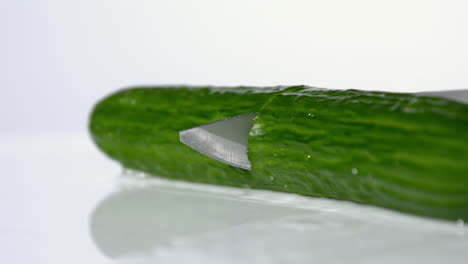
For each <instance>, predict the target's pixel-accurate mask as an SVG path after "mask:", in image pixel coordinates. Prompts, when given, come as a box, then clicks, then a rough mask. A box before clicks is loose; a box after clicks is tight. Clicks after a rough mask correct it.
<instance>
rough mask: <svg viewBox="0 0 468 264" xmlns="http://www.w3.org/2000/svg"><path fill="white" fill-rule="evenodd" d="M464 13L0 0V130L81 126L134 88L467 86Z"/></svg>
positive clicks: (289, 4) (405, 7)
mask: <svg viewBox="0 0 468 264" xmlns="http://www.w3.org/2000/svg"><path fill="white" fill-rule="evenodd" d="M467 14H468V2H467V1H465V0H392V1H375V0H355V1H346V0H329V1H316V0H308V1H300V0H288V1H279V0H238V1H228V0H197V1H194V0H137V1H129V0H127V1H124V0H111V1H109V0H97V1H96V0H81V1H59V0H56V1H54V0H43V1H32V0H18V1H6V0H3V1H1V2H0V32H1V35H0V37H1V42H0V71H1V73H0V84H1V89H2V90H1V91H2V99H3V100H2V104H0V111H1V118H2V122H1V123H0V129H1V130H2V131H13V132H16V131H27V132H33V133H35V132H37V131H44V130H45V131H55V130H64V131H73V130H77V129H83V128H84V126H85V124H86V118H87V115H88V113H89V111H90V108H91V106H92V104H93V103H94V102H96V101H97V100H98V99H99V98H101V97H102V96H104V95H106V94H108V93H109V92H111V91H114V90H116V89H119V88H121V87H126V86H131V85H137V84H211V85H240V84H243V85H289V84H305V85H311V86H319V87H325V88H339V89H346V88H357V89H370V90H391V91H421V90H444V89H460V88H468V74H467V73H468V48H467V47H468V15H467Z"/></svg>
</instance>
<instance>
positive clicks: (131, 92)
mask: <svg viewBox="0 0 468 264" xmlns="http://www.w3.org/2000/svg"><path fill="white" fill-rule="evenodd" d="M247 112H260V113H259V116H258V117H257V119H256V121H255V125H254V128H253V129H252V131H251V135H250V137H249V159H250V161H251V163H252V171H246V170H242V169H237V168H234V167H232V166H229V165H225V164H223V163H221V162H218V161H215V160H213V159H210V158H208V157H206V156H204V155H202V154H200V153H198V152H196V151H194V150H192V149H190V148H189V147H187V146H185V145H183V144H182V143H180V142H179V136H178V132H179V131H180V130H183V129H187V128H191V127H194V126H197V125H201V124H205V123H207V122H211V121H214V120H219V119H222V118H225V117H230V116H234V115H238V114H242V113H247ZM90 130H91V135H92V137H93V139H94V141H95V142H96V144H97V145H98V147H99V148H100V149H102V150H103V151H104V152H105V153H106V154H108V155H109V156H110V157H111V158H113V159H116V160H118V161H119V162H121V163H122V164H123V166H125V167H128V168H132V169H137V170H141V171H145V172H148V173H151V174H155V175H159V176H163V177H168V178H175V179H182V180H189V181H195V182H203V183H212V184H221V185H230V186H249V187H252V188H260V189H270V190H277V191H284V192H292V193H298V194H303V195H312V196H324V197H331V198H336V199H344V200H351V201H356V202H360V203H367V204H373V205H377V206H382V207H386V208H391V209H396V210H399V211H403V212H408V213H413V214H418V215H424V216H431V217H437V218H445V219H465V220H466V219H468V134H467V133H466V132H467V131H468V106H466V105H463V104H459V103H456V102H452V101H449V100H445V99H439V98H430V97H416V96H414V95H408V94H395V93H383V92H367V91H356V90H346V91H335V90H324V89H316V88H308V87H302V86H299V87H289V88H269V89H264V88H245V87H244V88H231V89H219V88H187V87H171V88H163V87H158V88H134V89H127V90H123V91H121V92H118V93H116V94H114V95H111V96H109V97H107V98H105V99H104V100H103V101H101V102H100V103H98V104H97V105H96V107H95V109H94V110H93V112H92V115H91V119H90Z"/></svg>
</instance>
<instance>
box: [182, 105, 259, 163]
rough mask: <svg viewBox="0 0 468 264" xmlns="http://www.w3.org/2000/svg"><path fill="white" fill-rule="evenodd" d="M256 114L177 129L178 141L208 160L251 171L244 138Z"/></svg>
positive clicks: (246, 138)
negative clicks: (181, 129)
mask: <svg viewBox="0 0 468 264" xmlns="http://www.w3.org/2000/svg"><path fill="white" fill-rule="evenodd" d="M257 114H258V113H257V112H254V113H247V114H242V115H238V116H234V117H229V118H225V119H221V120H218V121H215V122H211V123H208V124H204V125H201V126H198V127H194V128H190V129H187V130H183V131H180V132H179V136H180V141H181V142H182V143H184V144H185V145H187V146H189V147H190V148H192V149H194V150H196V151H198V152H200V153H202V154H204V155H206V156H208V157H210V158H212V159H215V160H218V161H221V162H223V163H226V164H228V165H231V166H234V167H237V168H241V169H245V170H251V164H250V161H249V158H248V155H247V147H248V137H249V132H250V130H251V129H252V127H253V123H254V118H255V117H256V116H257Z"/></svg>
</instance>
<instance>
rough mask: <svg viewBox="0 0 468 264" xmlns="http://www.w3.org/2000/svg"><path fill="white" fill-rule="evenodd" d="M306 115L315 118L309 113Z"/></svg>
mask: <svg viewBox="0 0 468 264" xmlns="http://www.w3.org/2000/svg"><path fill="white" fill-rule="evenodd" d="M307 115H308V116H310V117H314V116H315V115H314V114H311V113H308V114H307Z"/></svg>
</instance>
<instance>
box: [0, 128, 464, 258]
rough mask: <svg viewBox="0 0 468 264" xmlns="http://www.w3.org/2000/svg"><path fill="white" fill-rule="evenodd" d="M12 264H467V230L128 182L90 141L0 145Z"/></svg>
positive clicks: (267, 197)
mask: <svg viewBox="0 0 468 264" xmlns="http://www.w3.org/2000/svg"><path fill="white" fill-rule="evenodd" d="M1 145H2V146H3V148H2V149H1V151H0V158H1V159H2V161H3V164H2V166H3V169H4V174H3V179H4V184H3V185H2V186H1V187H0V188H1V192H0V198H1V199H0V205H1V208H2V213H1V216H2V217H1V218H0V233H1V236H0V247H1V248H2V252H4V253H2V254H1V257H0V259H1V260H2V262H5V263H314V262H317V263H343V262H346V263H402V262H403V263H417V262H421V263H441V262H447V263H465V261H466V259H467V257H468V250H466V249H467V248H468V228H467V224H466V223H460V222H459V223H457V222H455V221H454V222H442V221H435V220H430V219H424V218H419V217H413V216H408V215H404V214H399V213H396V212H391V211H388V210H383V209H379V208H374V207H370V206H363V205H356V204H353V203H349V202H343V201H335V200H330V199H322V198H310V197H302V196H297V195H291V194H283V193H275V192H269V191H259V190H246V189H238V188H226V187H217V186H209V185H201V184H192V183H185V182H177V181H169V180H165V179H159V178H154V177H147V176H145V175H143V174H140V173H136V172H128V171H127V172H125V173H123V174H122V173H121V170H120V168H119V166H117V165H116V164H115V163H113V162H111V161H109V160H108V159H106V158H105V157H103V155H102V154H100V153H99V152H98V151H97V150H96V149H95V148H94V147H93V146H92V144H91V143H90V142H89V141H88V139H87V138H86V137H84V136H81V135H49V136H41V137H30V136H28V137H26V136H10V137H9V138H8V140H6V137H4V139H3V140H2V142H1Z"/></svg>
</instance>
